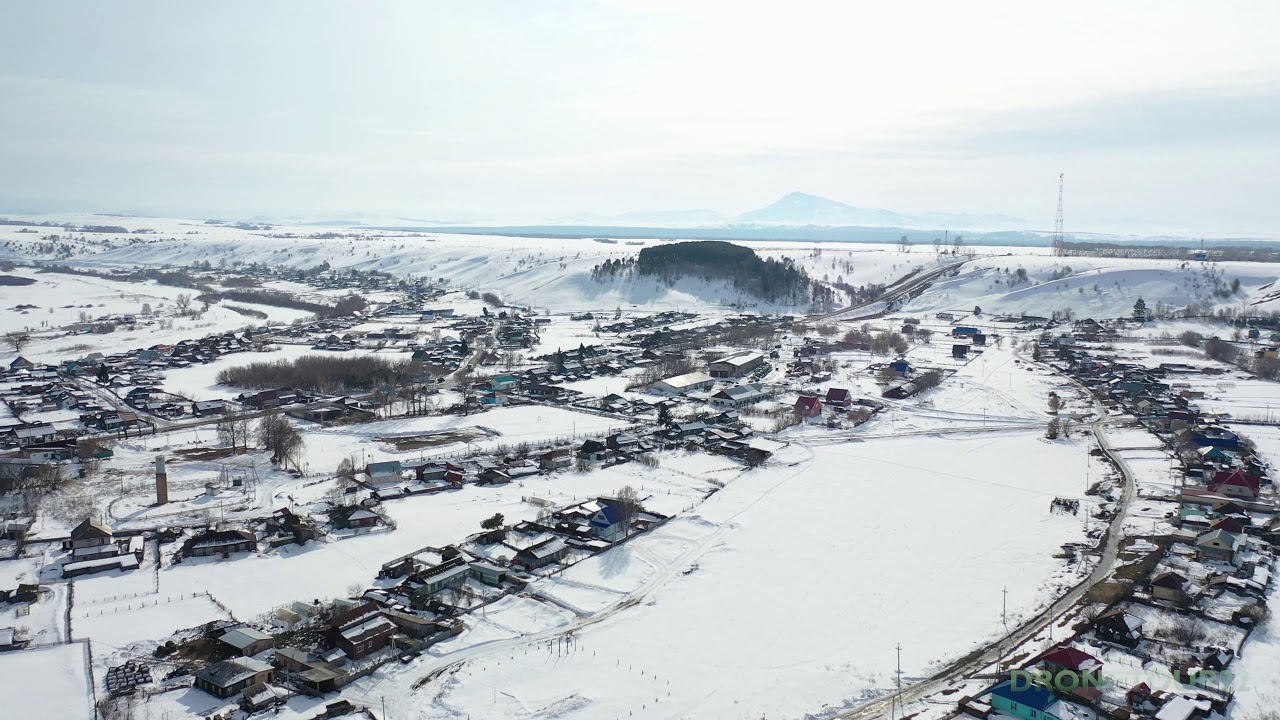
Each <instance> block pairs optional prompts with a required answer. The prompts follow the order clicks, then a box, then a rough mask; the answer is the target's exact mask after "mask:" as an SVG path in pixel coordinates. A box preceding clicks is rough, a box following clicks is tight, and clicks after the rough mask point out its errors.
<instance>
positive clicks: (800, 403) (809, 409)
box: [794, 395, 822, 418]
mask: <svg viewBox="0 0 1280 720" xmlns="http://www.w3.org/2000/svg"><path fill="white" fill-rule="evenodd" d="M794 409H795V411H796V414H797V415H799V416H800V417H802V418H812V417H818V416H820V415H822V401H821V400H819V399H818V397H817V396H816V395H801V396H800V399H798V400H796V404H795V407H794Z"/></svg>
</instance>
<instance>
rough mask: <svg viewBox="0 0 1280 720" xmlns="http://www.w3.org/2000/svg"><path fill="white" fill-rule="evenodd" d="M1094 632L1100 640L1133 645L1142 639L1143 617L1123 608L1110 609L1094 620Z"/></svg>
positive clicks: (1128, 645)
mask: <svg viewBox="0 0 1280 720" xmlns="http://www.w3.org/2000/svg"><path fill="white" fill-rule="evenodd" d="M1093 633H1094V635H1097V637H1098V639H1099V640H1105V641H1107V642H1113V643H1116V644H1118V645H1124V646H1125V647H1133V646H1135V645H1137V644H1138V642H1139V641H1140V640H1142V618H1140V617H1138V616H1137V615H1131V614H1129V613H1127V612H1125V611H1123V610H1120V609H1115V610H1109V611H1107V612H1105V613H1103V614H1102V615H1099V616H1098V618H1097V619H1096V620H1094V621H1093Z"/></svg>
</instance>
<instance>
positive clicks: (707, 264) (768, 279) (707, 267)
mask: <svg viewBox="0 0 1280 720" xmlns="http://www.w3.org/2000/svg"><path fill="white" fill-rule="evenodd" d="M635 270H636V273H637V274H639V275H641V276H647V277H656V278H658V279H659V280H661V281H662V282H664V283H667V284H672V283H674V282H675V281H676V280H679V279H680V278H683V277H689V276H692V277H697V278H699V279H702V280H705V281H713V280H728V281H729V283H730V284H732V286H733V287H734V288H736V289H738V290H741V291H743V292H745V293H747V294H750V295H754V296H755V297H758V298H760V299H762V300H764V301H766V302H771V303H785V304H790V305H797V304H800V303H804V302H809V301H816V300H819V299H820V298H819V295H823V296H825V293H816V294H815V293H813V290H812V289H813V287H814V283H813V281H812V280H811V279H810V278H809V276H808V275H807V274H806V273H805V272H804V271H803V270H801V269H800V268H798V267H796V265H795V263H794V262H793V261H792V260H791V259H790V258H783V259H782V260H774V259H772V258H770V259H768V260H761V259H760V258H759V257H758V256H757V255H756V254H755V251H753V250H751V249H750V248H745V247H742V246H741V245H734V244H733V243H728V242H722V241H718V240H704V241H695V242H678V243H670V244H664V245H656V246H653V247H647V248H645V249H643V250H641V251H640V253H639V254H638V255H637V257H636V260H635ZM824 289H826V288H824Z"/></svg>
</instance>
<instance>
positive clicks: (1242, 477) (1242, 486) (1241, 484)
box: [1209, 468, 1262, 500]
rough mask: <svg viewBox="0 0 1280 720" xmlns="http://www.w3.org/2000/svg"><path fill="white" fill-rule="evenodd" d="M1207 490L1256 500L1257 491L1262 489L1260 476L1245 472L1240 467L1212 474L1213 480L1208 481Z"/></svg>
mask: <svg viewBox="0 0 1280 720" xmlns="http://www.w3.org/2000/svg"><path fill="white" fill-rule="evenodd" d="M1209 491H1210V492H1215V493H1218V494H1219V495H1226V496H1227V497H1236V498H1241V499H1244V500H1257V499H1258V493H1259V492H1261V491H1262V478H1260V477H1258V476H1257V475H1252V474H1250V473H1247V472H1245V471H1244V470H1241V469H1240V468H1236V469H1234V470H1223V471H1221V472H1216V473H1214V474H1213V480H1212V481H1210V483H1209Z"/></svg>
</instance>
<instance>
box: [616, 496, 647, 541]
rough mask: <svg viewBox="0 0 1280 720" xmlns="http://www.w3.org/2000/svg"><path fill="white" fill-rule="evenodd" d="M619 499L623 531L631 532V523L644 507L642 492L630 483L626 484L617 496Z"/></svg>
mask: <svg viewBox="0 0 1280 720" xmlns="http://www.w3.org/2000/svg"><path fill="white" fill-rule="evenodd" d="M615 499H616V500H617V501H618V512H619V513H620V514H621V515H622V517H621V520H622V524H623V528H624V529H623V532H624V533H625V534H627V535H630V534H631V525H632V523H634V522H635V519H636V517H637V516H638V515H639V514H640V512H641V511H642V510H644V507H642V506H641V505H640V493H638V492H636V489H635V488H633V487H631V486H630V485H626V486H624V487H623V488H622V489H621V490H619V491H618V494H617V495H616V496H615Z"/></svg>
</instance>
